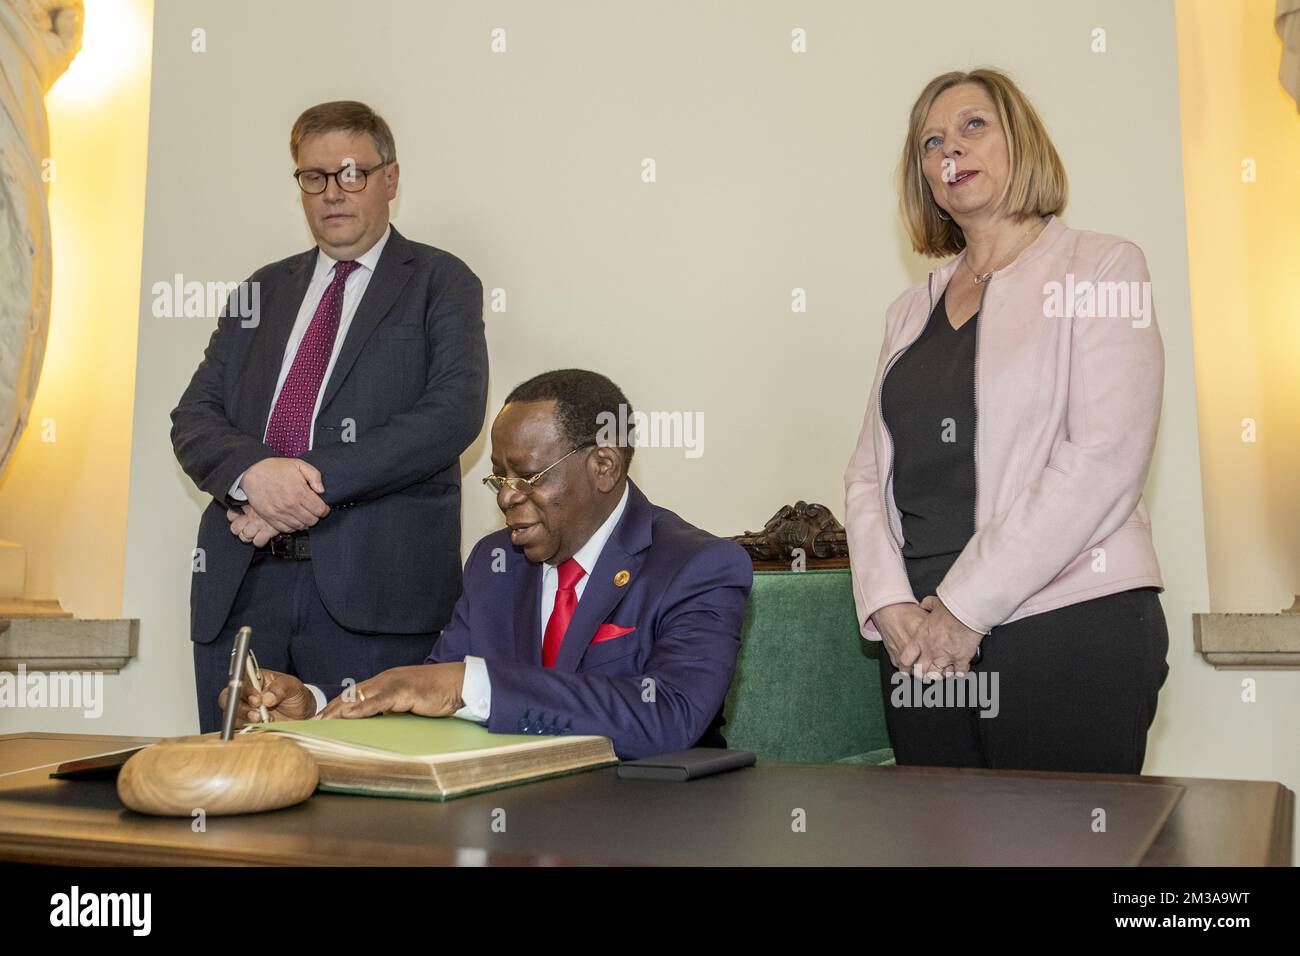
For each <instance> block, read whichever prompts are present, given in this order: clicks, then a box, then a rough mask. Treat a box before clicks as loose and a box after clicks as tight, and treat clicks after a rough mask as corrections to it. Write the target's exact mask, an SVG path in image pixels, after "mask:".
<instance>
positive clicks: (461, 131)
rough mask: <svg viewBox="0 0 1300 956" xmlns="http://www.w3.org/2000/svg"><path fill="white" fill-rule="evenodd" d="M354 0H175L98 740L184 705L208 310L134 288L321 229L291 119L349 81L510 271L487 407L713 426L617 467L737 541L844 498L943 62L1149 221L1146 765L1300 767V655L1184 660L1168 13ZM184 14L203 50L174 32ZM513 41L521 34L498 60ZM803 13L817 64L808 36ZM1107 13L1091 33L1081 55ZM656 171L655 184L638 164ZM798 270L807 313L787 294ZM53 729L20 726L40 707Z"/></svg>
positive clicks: (1194, 544) (183, 29)
mask: <svg viewBox="0 0 1300 956" xmlns="http://www.w3.org/2000/svg"><path fill="white" fill-rule="evenodd" d="M345 6H347V5H345V4H343V3H341V2H337V0H330V2H322V3H318V4H315V5H314V6H313V8H312V9H313V11H314V16H313V17H310V18H306V20H305V19H304V17H303V16H302V15H301V10H300V7H299V6H298V5H296V4H276V5H267V4H261V3H252V2H228V3H225V4H222V5H220V6H214V5H211V4H199V3H193V2H182V0H176V2H170V3H168V4H166V5H165V6H161V7H160V9H159V10H158V12H157V20H156V30H155V37H154V86H153V100H152V104H151V109H152V116H151V124H150V128H151V137H150V141H149V173H150V175H149V182H148V200H147V201H148V209H147V223H148V228H147V231H146V237H145V244H144V266H143V275H142V276H141V289H142V290H143V292H144V293H145V295H144V299H143V301H142V303H141V308H140V321H139V351H138V375H137V381H136V401H135V422H134V426H135V434H134V442H133V446H132V471H131V475H132V480H131V491H130V520H129V524H128V533H127V559H126V572H125V577H126V581H125V598H124V605H125V609H126V612H127V613H128V614H131V615H134V616H138V617H140V618H141V620H142V625H141V659H140V660H139V661H138V662H135V663H133V664H132V665H131V666H130V667H129V668H128V669H127V670H126V671H124V672H123V673H122V675H121V676H120V677H118V678H110V681H109V683H108V687H107V689H108V692H109V695H110V699H109V704H108V707H107V708H106V712H105V715H104V717H103V718H102V719H101V720H99V721H97V722H96V724H97V726H96V728H95V729H97V730H101V731H104V732H126V731H131V732H148V733H178V732H187V731H190V730H192V728H193V726H194V724H195V711H194V703H193V700H192V683H191V671H190V649H189V644H188V640H187V589H188V578H189V560H190V549H191V547H192V546H193V542H194V532H195V528H196V524H197V520H198V514H199V511H200V509H201V507H202V505H203V500H202V497H201V496H200V495H199V494H198V493H197V492H196V491H195V490H194V488H193V487H192V486H191V485H190V483H189V482H188V480H187V479H186V478H185V477H184V475H183V474H182V473H181V472H180V470H179V468H178V467H177V465H176V463H175V460H174V458H173V456H172V453H171V448H170V445H169V442H168V427H169V422H168V412H169V410H170V409H171V408H172V406H173V405H174V404H175V401H176V399H177V397H178V396H179V395H180V393H181V391H182V390H183V388H184V386H185V384H186V382H187V381H188V379H189V377H190V375H191V374H192V372H193V369H194V366H195V364H196V363H197V361H198V359H199V356H200V353H201V350H202V348H203V345H204V344H205V342H206V340H207V337H208V334H209V332H210V330H211V328H212V326H213V324H214V323H213V322H212V321H211V320H196V319H156V318H154V317H153V316H152V315H151V313H150V309H149V296H148V292H149V289H150V287H151V286H152V283H153V282H154V281H156V280H158V279H168V278H170V277H171V276H172V275H173V274H174V273H177V272H180V273H183V274H184V275H185V276H186V278H194V279H198V280H200V281H208V280H233V279H239V278H242V277H243V276H245V275H246V274H247V273H249V272H250V271H252V269H254V268H255V267H257V266H259V265H261V264H263V263H265V262H268V261H271V260H274V259H278V258H281V257H283V256H285V255H288V254H291V253H293V252H296V251H299V250H301V249H305V248H307V247H308V246H309V244H310V239H309V236H308V234H307V232H306V229H305V227H304V225H303V223H302V219H301V213H300V210H299V208H298V203H297V197H296V195H295V192H294V187H293V184H292V181H291V180H290V178H289V175H288V173H289V170H290V168H291V167H290V162H289V158H288V156H287V152H286V148H285V143H286V140H287V136H288V129H289V126H290V124H291V123H292V121H293V119H294V117H295V116H296V115H297V113H298V111H299V110H300V109H301V108H302V107H304V106H305V105H308V104H310V103H313V102H318V101H321V100H326V99H334V98H343V97H351V98H358V99H363V100H366V101H368V102H370V103H371V104H372V105H373V106H375V107H376V108H377V109H378V110H380V111H381V112H382V113H383V114H384V115H385V116H386V117H387V119H388V120H389V122H390V123H391V124H392V126H393V128H394V131H395V133H396V136H397V143H398V154H399V158H400V160H401V163H402V188H401V193H400V196H399V200H398V202H397V203H395V204H394V207H393V215H394V221H395V223H396V224H397V226H398V227H399V228H400V229H401V230H402V231H403V232H404V233H406V234H407V235H408V236H411V237H412V238H415V239H418V240H420V241H424V242H429V243H432V244H434V245H438V246H441V247H443V248H446V249H449V250H451V251H453V252H455V253H456V254H458V255H460V256H461V257H462V258H464V259H465V260H466V261H467V262H468V263H469V264H470V265H471V267H472V268H474V269H475V271H476V272H477V273H478V274H479V276H480V277H481V278H482V280H483V282H484V285H485V287H487V288H488V289H489V290H491V289H494V288H500V289H504V290H505V294H506V297H507V306H508V308H507V311H506V312H504V313H492V312H489V313H488V314H487V315H486V320H487V325H488V339H489V348H490V350H491V356H492V395H491V399H490V401H491V405H492V406H493V409H495V408H496V407H497V406H498V405H499V403H500V401H501V399H502V398H503V397H504V395H505V393H506V392H507V391H508V389H509V388H510V386H512V385H513V384H515V383H516V382H518V381H519V380H521V379H523V378H525V377H527V376H528V375H531V374H533V373H535V372H538V371H541V370H543V369H546V368H552V367H558V366H564V365H578V366H587V367H592V368H596V369H599V370H601V371H603V372H605V373H607V374H609V375H610V376H611V377H612V378H614V380H615V381H617V382H619V383H620V384H621V385H622V386H623V387H624V389H625V390H626V391H627V393H628V394H629V396H630V398H631V399H632V401H633V403H634V404H635V405H636V406H637V407H638V408H641V409H644V410H647V411H649V410H661V411H685V412H699V413H701V414H702V415H703V417H704V422H705V431H704V454H703V455H702V456H700V457H698V458H687V457H686V455H685V454H684V453H683V451H682V450H681V449H653V448H646V449H641V451H640V452H639V453H638V455H637V461H636V464H635V465H634V467H633V477H634V478H635V479H636V480H637V481H638V482H639V483H640V484H641V485H642V487H644V488H645V489H646V491H647V492H648V493H649V494H650V496H651V497H652V498H653V499H655V500H656V501H658V502H660V503H661V504H665V505H667V506H669V507H672V508H674V509H675V510H677V511H679V512H680V513H681V514H682V515H683V516H684V517H686V518H687V519H688V520H691V521H693V522H696V523H697V524H700V525H701V526H703V527H705V528H708V529H709V530H711V531H714V532H716V533H719V534H734V533H737V532H740V531H743V530H747V529H753V528H757V527H759V526H760V525H761V524H762V522H763V521H764V520H765V519H766V518H767V517H768V516H769V515H770V514H771V513H772V512H773V511H775V510H776V508H777V507H779V506H780V505H781V504H784V503H787V502H790V501H792V500H794V499H796V498H804V499H807V500H811V501H821V502H824V503H826V504H829V505H830V506H831V507H832V508H833V510H834V511H835V512H836V513H837V514H840V515H841V516H842V513H843V491H842V485H841V476H842V473H843V469H844V465H845V462H846V461H847V459H848V456H849V453H850V451H851V449H852V446H853V442H854V439H855V437H856V434H857V430H858V428H859V426H860V423H861V416H862V414H863V411H864V409H865V406H866V401H867V396H866V392H867V389H868V387H869V385H870V375H871V371H872V369H873V367H874V361H875V357H876V354H877V352H878V349H879V343H880V337H881V333H882V323H883V314H884V309H885V306H886V305H887V304H888V303H889V302H890V301H891V300H892V299H893V298H894V297H895V296H896V295H897V294H898V293H899V292H900V291H901V290H902V289H903V288H904V287H905V286H906V285H908V284H910V283H912V282H914V281H916V280H917V279H918V278H921V277H923V276H924V274H925V272H926V270H927V268H929V265H928V264H927V263H926V262H924V261H922V260H919V259H917V258H916V257H914V256H912V255H911V254H910V253H909V252H908V250H907V246H906V242H905V240H904V238H903V235H902V231H901V228H900V225H899V223H898V219H897V216H896V213H895V199H894V193H893V187H892V172H893V168H894V163H895V161H896V156H897V153H898V148H899V143H900V138H901V136H902V133H903V126H904V122H905V118H906V113H907V109H908V107H909V105H910V102H911V99H912V97H913V96H914V95H915V94H916V92H917V91H918V90H919V89H920V87H921V86H922V85H923V83H924V82H925V81H926V80H927V79H929V78H930V77H931V76H932V75H934V74H936V73H938V72H941V71H944V70H947V69H952V68H963V67H973V66H977V65H985V64H993V65H998V66H1001V67H1003V68H1005V69H1007V70H1009V71H1010V72H1011V73H1012V74H1013V75H1014V76H1015V77H1016V78H1017V79H1018V80H1019V81H1020V83H1021V84H1022V85H1023V87H1024V88H1025V90H1026V91H1027V92H1028V93H1029V95H1030V96H1031V97H1033V99H1034V101H1035V103H1036V104H1037V106H1038V108H1039V110H1040V112H1041V113H1042V115H1043V116H1044V118H1045V120H1046V122H1047V124H1048V126H1049V128H1050V130H1051V132H1052V134H1053V136H1054V137H1055V139H1056V142H1057V145H1058V148H1059V149H1060V151H1061V154H1062V156H1063V158H1064V160H1065V162H1066V165H1067V167H1068V169H1069V171H1070V174H1071V187H1072V188H1071V196H1072V202H1071V206H1070V209H1069V211H1068V213H1067V216H1066V219H1067V221H1068V222H1069V224H1071V225H1074V226H1077V227H1083V228H1089V229H1095V230H1100V231H1105V232H1112V233H1118V234H1121V235H1124V236H1127V237H1129V238H1131V239H1133V240H1135V241H1136V242H1138V243H1139V244H1140V245H1141V246H1142V247H1143V249H1144V250H1145V251H1146V254H1147V257H1148V261H1149V264H1150V267H1151V273H1152V277H1153V281H1154V283H1155V295H1156V303H1157V309H1158V315H1159V320H1160V323H1161V326H1162V330H1163V335H1164V340H1165V344H1166V357H1167V373H1166V392H1165V406H1164V417H1163V420H1162V425H1161V431H1160V438H1159V445H1158V448H1157V453H1156V461H1155V465H1154V467H1153V470H1152V475H1151V479H1150V482H1149V485H1148V489H1147V493H1148V501H1149V503H1150V506H1151V511H1152V516H1153V520H1154V523H1155V530H1156V543H1157V547H1158V549H1159V552H1160V557H1161V562H1162V566H1163V568H1164V573H1165V579H1166V583H1167V585H1168V590H1167V591H1166V593H1165V595H1164V596H1163V601H1164V606H1165V610H1166V614H1167V616H1168V618H1169V622H1170V637H1171V650H1170V655H1169V660H1170V665H1171V669H1172V672H1171V676H1170V681H1169V684H1168V685H1167V687H1166V690H1165V693H1164V695H1163V697H1162V700H1161V710H1160V714H1159V716H1158V718H1157V723H1156V727H1155V729H1154V731H1153V734H1152V738H1151V748H1150V757H1149V760H1148V765H1147V769H1148V771H1149V772H1152V773H1180V774H1191V775H1198V776H1247V777H1256V778H1271V779H1277V778H1281V779H1285V780H1287V781H1288V782H1289V784H1290V785H1291V786H1292V787H1293V788H1295V787H1300V767H1297V766H1296V765H1295V764H1294V762H1287V761H1286V760H1283V759H1281V758H1279V755H1278V751H1279V750H1280V749H1281V747H1282V745H1283V741H1284V740H1285V739H1287V738H1286V737H1285V735H1284V734H1283V732H1282V727H1283V725H1284V722H1285V721H1286V720H1288V719H1290V721H1291V724H1290V726H1292V727H1293V726H1294V724H1295V719H1294V718H1295V711H1294V709H1293V704H1287V703H1280V702H1279V698H1280V697H1285V695H1286V693H1287V691H1288V690H1289V692H1290V697H1291V699H1292V700H1293V699H1294V697H1295V686H1296V685H1295V676H1294V675H1272V676H1266V677H1262V678H1261V687H1264V688H1267V689H1268V692H1269V695H1270V697H1269V699H1268V700H1267V701H1266V700H1264V699H1261V702H1260V703H1259V704H1257V705H1255V707H1254V709H1253V710H1246V709H1245V708H1244V707H1243V705H1240V704H1237V703H1236V696H1235V695H1236V688H1237V687H1238V681H1239V675H1233V674H1224V673H1216V672H1214V671H1212V670H1211V669H1210V668H1208V666H1207V665H1205V664H1204V663H1203V662H1202V661H1201V660H1200V659H1199V657H1197V656H1196V655H1195V654H1194V653H1193V651H1192V646H1191V629H1190V616H1191V614H1192V613H1193V612H1194V611H1203V610H1206V609H1207V607H1208V602H1209V596H1208V590H1207V580H1206V552H1205V539H1204V527H1203V522H1202V488H1201V481H1200V462H1199V456H1198V448H1197V420H1196V404H1195V392H1194V383H1193V359H1192V327H1191V320H1190V305H1189V294H1188V275H1187V236H1186V232H1185V228H1184V206H1183V187H1182V176H1181V170H1182V160H1181V156H1180V142H1179V134H1180V130H1179V103H1178V85H1177V81H1178V62H1177V56H1176V52H1177V51H1176V46H1175V30H1174V26H1175V15H1174V7H1173V4H1172V3H1171V2H1168V0H1164V2H1149V3H1143V4H1131V3H1127V2H1123V0H1114V2H1101V3H1092V4H1089V5H1087V9H1082V8H1081V6H1080V5H1077V4H1045V3H1042V2H1039V0H1005V2H998V3H989V4H985V5H982V6H981V8H980V15H979V16H978V17H973V18H972V17H969V16H965V17H962V19H961V26H960V28H956V27H954V28H951V29H949V28H946V27H945V26H944V24H945V23H946V22H955V20H954V21H950V20H949V19H948V18H950V17H952V18H955V17H956V16H957V13H958V11H959V10H960V9H962V8H963V7H964V5H962V4H957V3H946V2H936V0H931V2H925V3H912V4H859V3H850V2H847V0H845V2H839V3H825V4H819V5H817V6H816V7H814V8H811V9H809V8H808V7H807V6H806V5H803V4H797V3H793V2H790V3H775V2H773V3H760V4H755V3H744V4H742V3H712V4H704V5H702V4H692V3H685V2H676V3H663V4H656V5H654V7H653V8H647V7H644V6H638V5H632V4H620V5H611V4H604V3H596V2H588V3H564V4H557V3H551V4H536V3H525V2H502V3H497V4H493V5H491V6H490V7H487V6H485V5H482V4H472V3H469V2H459V3H441V4H436V5H435V4H405V3H403V4H379V3H375V4H371V5H368V6H367V7H366V9H367V10H368V11H369V12H368V14H367V17H366V23H365V24H362V25H350V26H349V27H348V29H347V43H346V44H345V45H342V46H341V45H340V44H339V37H338V32H337V27H336V26H335V25H334V24H336V23H337V19H338V17H339V16H340V14H341V12H342V11H343V9H344V8H345ZM967 9H968V8H967ZM196 27H197V28H202V29H204V30H205V31H206V42H207V51H208V52H206V53H194V52H191V31H192V30H193V29H194V28H196ZM495 27H504V28H505V30H506V42H507V47H508V52H506V53H503V54H494V53H492V52H491V50H490V41H491V37H490V31H491V30H492V29H493V28H495ZM799 27H801V28H804V29H805V30H806V31H807V38H808V39H807V46H808V52H807V53H803V54H795V53H792V52H791V50H790V33H791V30H792V29H794V28H799ZM1098 27H1100V28H1103V29H1105V31H1106V43H1107V51H1106V52H1104V53H1096V52H1092V50H1091V45H1092V42H1093V41H1092V35H1091V31H1092V30H1093V29H1094V28H1098ZM316 51H330V54H331V55H329V56H326V55H323V53H322V54H318V53H317V52H316ZM340 54H341V56H340ZM646 157H650V158H653V159H654V160H655V161H656V164H657V177H658V181H657V182H655V183H654V184H646V183H643V182H641V181H640V173H641V162H642V160H643V159H644V158H646ZM237 169H238V170H244V171H245V172H244V174H243V176H242V177H241V181H240V183H239V184H238V185H237V186H236V185H234V184H233V183H232V178H233V177H234V173H235V170H237ZM796 287H799V288H803V289H806V290H807V296H808V311H807V312H806V313H804V314H793V313H792V312H791V309H790V298H791V290H792V289H794V288H796ZM463 470H464V472H465V474H466V475H467V476H468V480H467V481H466V486H465V508H464V527H465V537H466V545H467V547H468V545H469V544H470V543H472V542H473V540H474V539H475V538H477V537H478V536H479V535H481V534H483V533H485V532H487V531H489V530H491V529H493V528H494V527H496V526H497V522H498V515H497V513H496V512H495V508H494V505H493V501H492V498H491V496H490V495H489V494H488V493H487V492H485V491H483V490H482V489H481V488H480V487H479V486H478V485H477V480H476V479H477V477H478V476H479V475H481V474H484V473H485V472H486V471H487V470H488V464H487V450H486V435H484V436H481V437H480V439H479V441H478V443H476V445H475V446H474V447H473V449H471V451H470V453H469V454H468V455H466V456H465V459H464V462H463ZM1081 666H1086V648H1085V649H1081ZM1263 696H1264V695H1261V697H1262V698H1263ZM53 716H54V715H51V714H46V715H42V716H41V719H39V720H36V721H34V722H32V725H33V726H36V725H39V726H41V727H45V728H49V729H56V728H55V727H54V726H53V725H55V724H57V723H58V720H57V719H55V720H51V719H50V718H51V717H53ZM24 719H26V718H24ZM80 723H81V722H80V721H79V720H78V719H76V718H75V717H72V716H69V717H68V718H67V720H66V721H65V723H64V725H63V727H59V728H57V729H64V727H70V726H78V725H80ZM1291 741H1292V749H1293V750H1294V746H1293V744H1294V738H1293V737H1292V738H1291Z"/></svg>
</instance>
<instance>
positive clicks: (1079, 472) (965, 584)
mask: <svg viewBox="0 0 1300 956" xmlns="http://www.w3.org/2000/svg"><path fill="white" fill-rule="evenodd" d="M964 255H965V252H964V251H963V252H962V253H960V254H959V255H957V256H956V257H955V258H953V259H952V260H950V261H949V262H947V263H945V264H944V265H943V266H942V267H941V268H939V269H938V270H936V271H935V272H932V273H930V277H929V280H928V281H927V282H925V283H922V284H919V285H916V286H914V287H913V288H911V289H908V290H907V291H906V292H904V293H903V294H902V295H901V296H899V298H898V299H897V300H895V302H894V303H893V304H892V305H891V306H890V307H889V310H888V312H887V313H886V316H885V341H884V345H883V347H882V348H881V350H880V359H879V361H878V362H877V364H876V374H875V381H874V382H873V383H872V386H871V394H870V396H869V402H868V407H867V414H866V420H865V421H864V422H863V425H862V432H861V434H860V436H859V438H858V447H857V450H856V451H854V453H853V458H852V459H851V460H850V462H849V467H848V471H847V472H846V473H845V476H844V490H845V527H846V530H847V532H848V541H849V556H850V561H851V563H852V568H853V573H852V577H853V597H854V600H855V602H856V603H857V610H858V621H859V623H860V625H861V629H862V636H863V637H865V638H867V639H869V640H880V633H879V632H878V631H877V630H876V627H875V625H874V624H873V623H872V621H871V615H872V614H874V613H875V612H876V611H877V610H879V609H880V608H882V607H884V606H886V605H888V604H897V603H900V602H914V601H919V600H921V599H922V598H924V597H926V595H924V594H913V593H912V588H911V585H910V584H909V583H908V580H907V572H906V570H905V565H904V563H903V557H902V552H901V550H900V549H901V547H902V544H903V528H902V522H901V519H900V517H899V513H898V508H897V506H896V505H895V503H894V496H893V484H892V482H893V470H892V469H893V446H892V443H891V439H890V435H889V430H888V428H887V427H886V425H885V422H884V419H883V417H882V415H881V410H880V392H881V383H882V381H883V379H884V376H885V373H886V372H888V370H889V368H890V366H892V364H893V363H894V361H895V359H897V358H898V356H899V355H901V354H902V353H903V351H904V350H905V349H906V348H907V347H908V346H909V345H910V344H911V343H912V342H914V341H915V340H916V339H917V338H918V337H919V336H920V334H921V332H922V330H923V329H924V328H925V324H926V321H927V319H928V318H929V316H930V313H931V311H932V310H933V308H934V303H935V302H937V301H938V299H939V295H940V293H941V292H942V291H943V289H944V288H945V287H946V286H947V284H948V280H949V279H951V278H952V276H953V273H954V270H956V269H957V268H959V266H960V264H961V260H962V257H963V256H964ZM1150 289H1151V285H1150V276H1149V275H1148V273H1147V265H1146V258H1145V257H1144V256H1143V254H1142V250H1141V249H1139V248H1138V247H1137V246H1136V245H1134V244H1133V243H1131V242H1128V241H1127V240H1124V239H1120V238H1118V237H1116V236H1106V235H1101V234H1099V233H1094V232H1085V231H1083V230H1079V229H1070V228H1067V227H1066V226H1065V224H1064V223H1062V222H1061V220H1060V219H1059V218H1057V217H1055V216H1053V217H1052V218H1051V219H1050V220H1049V221H1048V223H1047V225H1046V226H1045V227H1044V228H1043V231H1042V232H1040V233H1039V235H1038V237H1037V238H1036V239H1035V240H1034V241H1033V242H1032V243H1031V244H1030V245H1029V247H1028V248H1027V249H1025V251H1024V252H1022V253H1021V254H1020V256H1019V257H1017V259H1016V260H1015V261H1014V262H1013V263H1012V264H1011V265H1010V266H1008V267H1007V268H1005V269H1003V270H1002V271H1000V272H998V273H996V274H995V275H994V276H993V278H992V279H991V280H990V281H989V282H987V283H985V286H984V291H983V298H982V300H981V304H980V309H979V321H978V324H977V325H976V327H975V336H976V337H975V395H974V402H975V529H976V530H975V534H974V536H973V537H971V539H970V540H969V541H968V542H967V544H966V547H965V548H964V549H963V550H962V553H961V555H960V556H959V557H958V558H957V561H956V563H954V564H953V566H952V568H951V569H950V570H949V571H948V574H947V575H946V576H945V577H944V579H943V581H942V582H941V583H940V584H939V587H938V596H939V599H940V600H942V601H943V603H944V604H945V605H946V606H947V608H948V609H949V610H950V611H951V612H952V613H953V615H954V616H955V617H956V618H957V619H958V620H960V621H961V622H962V623H963V624H965V625H966V626H967V627H969V628H971V629H973V630H975V631H978V632H980V633H981V634H987V633H989V631H991V630H992V629H993V628H994V627H996V626H997V625H999V624H1004V623H1008V622H1010V621H1015V620H1017V619H1019V618H1022V617H1027V616H1029V615H1031V614H1039V613H1041V612H1043V611H1050V610H1052V609H1053V608H1058V607H1063V606H1065V605H1067V604H1076V603H1078V602H1080V601H1087V600H1090V599H1091V598H1096V597H1101V596H1102V595H1105V594H1112V593H1114V592H1116V591H1125V590H1128V589H1130V588H1139V587H1150V586H1154V587H1157V588H1160V589H1161V590H1163V588H1164V583H1163V581H1162V580H1161V577H1160V566H1159V564H1158V563H1157V561H1156V553H1155V548H1154V547H1153V545H1152V542H1151V519H1150V516H1149V515H1148V513H1147V508H1146V504H1145V502H1144V501H1143V500H1142V487H1143V485H1144V484H1145V483H1146V478H1147V471H1148V469H1149V468H1150V465H1151V454H1152V451H1153V449H1154V447H1155V440H1156V427H1157V425H1158V423H1159V421H1160V402H1161V396H1162V393H1163V386H1164V348H1163V345H1162V342H1161V339H1160V332H1159V330H1158V328H1157V326H1156V321H1155V310H1154V308H1153V307H1152V305H1151V298H1150ZM935 427H936V428H938V427H939V425H938V423H936V425H935Z"/></svg>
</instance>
